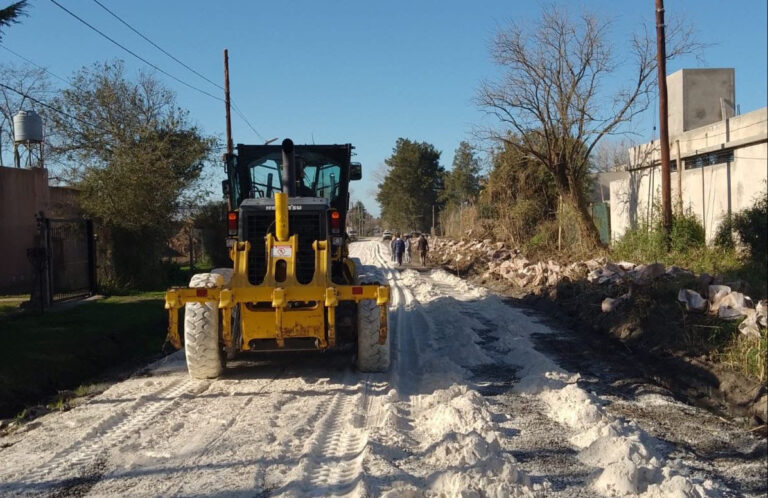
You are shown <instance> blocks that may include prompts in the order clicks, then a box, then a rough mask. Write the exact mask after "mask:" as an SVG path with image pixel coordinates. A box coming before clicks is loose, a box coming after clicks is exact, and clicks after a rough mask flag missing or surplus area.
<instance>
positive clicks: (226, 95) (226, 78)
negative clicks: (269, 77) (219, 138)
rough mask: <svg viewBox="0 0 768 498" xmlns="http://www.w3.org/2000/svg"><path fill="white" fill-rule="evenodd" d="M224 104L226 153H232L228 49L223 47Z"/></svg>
mask: <svg viewBox="0 0 768 498" xmlns="http://www.w3.org/2000/svg"><path fill="white" fill-rule="evenodd" d="M224 106H225V107H226V108H227V154H232V153H233V152H234V147H233V146H232V119H231V118H230V111H229V108H230V100H229V51H228V50H227V49H224Z"/></svg>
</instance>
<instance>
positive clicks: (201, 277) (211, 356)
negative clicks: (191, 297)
mask: <svg viewBox="0 0 768 498" xmlns="http://www.w3.org/2000/svg"><path fill="white" fill-rule="evenodd" d="M223 283H224V278H223V277H222V275H219V274H215V273H199V274H197V275H194V276H193V277H192V280H190V282H189V286H190V287H197V288H203V287H205V288H209V289H210V288H216V287H221V286H222V285H223ZM184 350H185V354H186V357H187V370H188V371H189V376H190V377H192V378H195V379H215V378H216V377H218V376H220V375H221V373H222V371H223V370H224V365H223V358H222V354H223V351H222V349H221V345H220V344H219V309H218V308H217V306H216V304H214V303H187V304H186V305H185V306H184Z"/></svg>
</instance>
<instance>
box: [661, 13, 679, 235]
mask: <svg viewBox="0 0 768 498" xmlns="http://www.w3.org/2000/svg"><path fill="white" fill-rule="evenodd" d="M656 60H657V64H656V65H657V67H658V75H659V145H660V146H661V211H662V217H663V221H664V233H665V235H666V240H667V249H669V235H670V232H671V230H672V192H671V183H672V181H671V178H670V172H669V130H668V129H667V128H668V127H667V113H668V108H667V49H666V42H665V39H664V0H656ZM679 173H680V172H678V174H679Z"/></svg>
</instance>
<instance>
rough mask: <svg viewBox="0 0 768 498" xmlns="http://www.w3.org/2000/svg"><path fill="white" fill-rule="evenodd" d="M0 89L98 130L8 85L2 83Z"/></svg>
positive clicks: (82, 120)
mask: <svg viewBox="0 0 768 498" xmlns="http://www.w3.org/2000/svg"><path fill="white" fill-rule="evenodd" d="M0 87H2V88H5V89H6V90H10V91H12V92H14V93H17V94H19V95H21V96H22V97H24V98H27V99H29V100H31V101H32V102H34V103H36V104H40V105H41V106H43V107H45V108H48V109H50V110H52V111H56V112H58V113H59V114H62V115H64V116H66V117H68V118H69V119H73V120H75V121H79V122H80V123H82V124H84V125H86V126H90V127H91V128H98V127H97V126H96V125H94V124H93V123H89V122H88V121H85V120H84V119H80V118H78V117H75V116H72V115H71V114H69V113H67V112H64V111H62V110H61V109H58V108H56V107H54V106H52V105H51V104H48V103H46V102H43V101H42V100H39V99H36V98H34V97H31V96H29V95H27V94H26V93H24V92H22V91H20V90H17V89H15V88H13V87H10V86H8V85H6V84H4V83H0Z"/></svg>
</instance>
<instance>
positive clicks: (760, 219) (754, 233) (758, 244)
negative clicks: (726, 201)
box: [733, 189, 768, 262]
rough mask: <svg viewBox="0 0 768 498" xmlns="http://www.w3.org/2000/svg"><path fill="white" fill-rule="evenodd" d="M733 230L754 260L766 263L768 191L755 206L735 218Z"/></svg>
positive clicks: (739, 213)
mask: <svg viewBox="0 0 768 498" xmlns="http://www.w3.org/2000/svg"><path fill="white" fill-rule="evenodd" d="M733 229H734V231H735V232H736V233H737V234H738V235H739V239H740V240H741V242H742V243H743V244H744V245H746V246H747V247H748V248H749V252H750V254H751V256H752V258H753V259H755V260H760V261H763V262H765V257H766V253H768V189H766V190H765V191H763V192H762V193H761V194H760V196H759V198H758V199H757V201H756V202H755V204H754V205H753V206H752V207H750V208H747V209H743V210H741V211H739V212H738V213H736V214H735V215H734V216H733Z"/></svg>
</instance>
